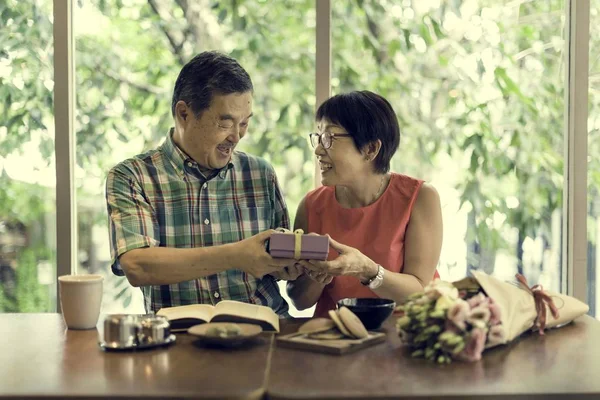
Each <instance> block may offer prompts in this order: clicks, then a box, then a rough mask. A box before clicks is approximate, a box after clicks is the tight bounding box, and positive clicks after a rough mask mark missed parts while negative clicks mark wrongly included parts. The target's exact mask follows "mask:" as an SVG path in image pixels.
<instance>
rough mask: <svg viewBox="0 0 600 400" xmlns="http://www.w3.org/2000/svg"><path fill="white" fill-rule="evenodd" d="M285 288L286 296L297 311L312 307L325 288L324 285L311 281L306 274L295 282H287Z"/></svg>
mask: <svg viewBox="0 0 600 400" xmlns="http://www.w3.org/2000/svg"><path fill="white" fill-rule="evenodd" d="M286 286H287V287H286V289H287V293H288V296H290V299H291V300H292V302H293V303H294V306H295V307H296V308H297V309H298V310H305V309H307V308H310V307H312V306H314V305H315V304H316V303H317V301H318V300H319V297H321V293H323V289H324V288H325V285H323V284H321V283H319V282H315V281H313V280H312V279H310V278H309V277H308V276H306V274H305V275H301V276H300V277H299V278H298V279H296V280H295V281H289V282H288V283H287V285H286Z"/></svg>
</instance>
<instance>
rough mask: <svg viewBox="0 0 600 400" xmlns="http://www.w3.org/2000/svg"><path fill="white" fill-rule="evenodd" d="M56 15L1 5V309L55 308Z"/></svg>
mask: <svg viewBox="0 0 600 400" xmlns="http://www.w3.org/2000/svg"><path fill="white" fill-rule="evenodd" d="M51 16H52V1H50V0H35V1H30V2H22V1H5V2H3V3H2V4H0V20H1V21H2V25H3V27H2V29H0V42H1V43H2V48H1V49H0V312H48V311H54V310H55V309H56V272H55V271H56V268H55V265H56V214H55V213H56V205H55V201H54V199H55V187H56V178H55V162H54V117H53V112H52V107H53V100H52V89H53V85H54V81H53V64H52V53H53V42H52V18H51Z"/></svg>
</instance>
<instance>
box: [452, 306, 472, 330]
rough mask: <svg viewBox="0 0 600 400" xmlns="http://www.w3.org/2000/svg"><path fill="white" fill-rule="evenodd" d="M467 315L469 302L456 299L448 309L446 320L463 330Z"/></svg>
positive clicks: (465, 326)
mask: <svg viewBox="0 0 600 400" xmlns="http://www.w3.org/2000/svg"><path fill="white" fill-rule="evenodd" d="M468 316H469V304H468V303H467V302H466V301H464V300H460V299H459V300H456V302H455V303H454V305H453V306H452V307H450V309H449V310H448V320H450V321H451V322H452V323H453V324H454V325H455V326H456V327H457V328H459V329H461V330H463V331H464V330H465V329H466V328H467V325H466V320H467V317H468Z"/></svg>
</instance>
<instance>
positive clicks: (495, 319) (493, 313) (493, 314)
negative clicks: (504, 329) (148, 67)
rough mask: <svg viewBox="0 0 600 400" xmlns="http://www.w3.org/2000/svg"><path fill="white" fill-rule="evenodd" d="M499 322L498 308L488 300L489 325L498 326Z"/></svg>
mask: <svg viewBox="0 0 600 400" xmlns="http://www.w3.org/2000/svg"><path fill="white" fill-rule="evenodd" d="M501 321H502V319H501V314H500V307H499V306H498V304H497V303H494V302H493V301H492V299H491V298H490V324H492V325H498V324H499V323H500V322H501Z"/></svg>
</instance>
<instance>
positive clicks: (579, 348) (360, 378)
mask: <svg viewBox="0 0 600 400" xmlns="http://www.w3.org/2000/svg"><path fill="white" fill-rule="evenodd" d="M300 322H301V321H291V322H287V323H283V324H282V326H283V332H284V333H286V332H293V331H294V330H295V329H296V327H297V326H298V325H299V324H300ZM385 328H386V329H387V330H388V333H389V335H388V341H387V342H386V343H383V344H379V345H376V346H374V347H371V348H368V349H364V350H362V351H359V352H357V353H354V354H348V355H344V356H334V355H325V354H317V353H310V352H303V351H297V350H292V349H286V348H280V347H278V346H277V344H276V343H275V342H274V340H273V337H272V336H271V335H265V336H264V337H263V338H260V339H259V340H257V341H256V342H255V343H253V344H252V345H250V346H246V347H243V348H241V349H237V350H235V351H224V350H219V349H213V348H207V347H204V346H202V345H201V344H199V343H198V342H196V341H195V339H194V338H193V337H190V336H188V335H178V336H177V343H176V344H175V345H173V346H171V347H169V348H166V349H156V350H149V351H142V352H135V353H106V352H103V351H101V350H100V349H99V348H98V346H97V332H96V331H95V330H92V331H70V330H68V329H66V327H65V326H64V323H63V321H62V318H61V316H60V315H58V314H0V334H1V337H2V339H3V341H2V344H0V397H2V398H32V397H54V398H67V397H68V398H107V397H111V398H147V397H154V398H171V399H174V398H178V399H188V398H199V399H211V398H238V399H252V398H254V399H258V398H265V397H268V398H272V399H301V398H306V399H317V398H319V399H321V398H337V399H342V398H348V399H349V398H354V399H358V398H377V399H382V398H406V399H410V398H419V399H423V398H432V397H433V398H442V397H443V398H449V399H452V398H454V399H459V398H460V399H470V398H486V399H493V398H509V397H510V398H511V399H513V398H516V399H524V398H527V399H548V398H563V397H564V396H565V395H566V394H569V395H570V396H569V398H577V399H597V398H600V322H598V321H596V320H594V319H592V318H590V317H588V316H585V317H582V318H580V319H578V320H577V321H576V322H575V323H574V324H571V325H569V326H565V327H563V328H560V329H558V330H554V331H550V332H548V333H547V334H546V336H543V337H538V336H536V335H527V336H525V337H522V338H521V339H519V340H517V341H515V342H513V343H512V344H509V345H507V346H502V347H499V348H496V349H492V350H490V351H488V352H487V353H486V354H485V356H484V359H483V360H482V361H480V362H478V363H473V364H464V363H458V362H457V363H454V364H451V365H446V366H437V365H434V364H431V363H428V362H426V361H423V360H417V359H411V358H409V357H408V354H407V353H406V351H405V350H404V349H403V348H402V347H401V345H400V342H399V340H398V338H397V337H396V334H395V333H394V329H393V319H390V320H388V321H387V323H386V325H385Z"/></svg>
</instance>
